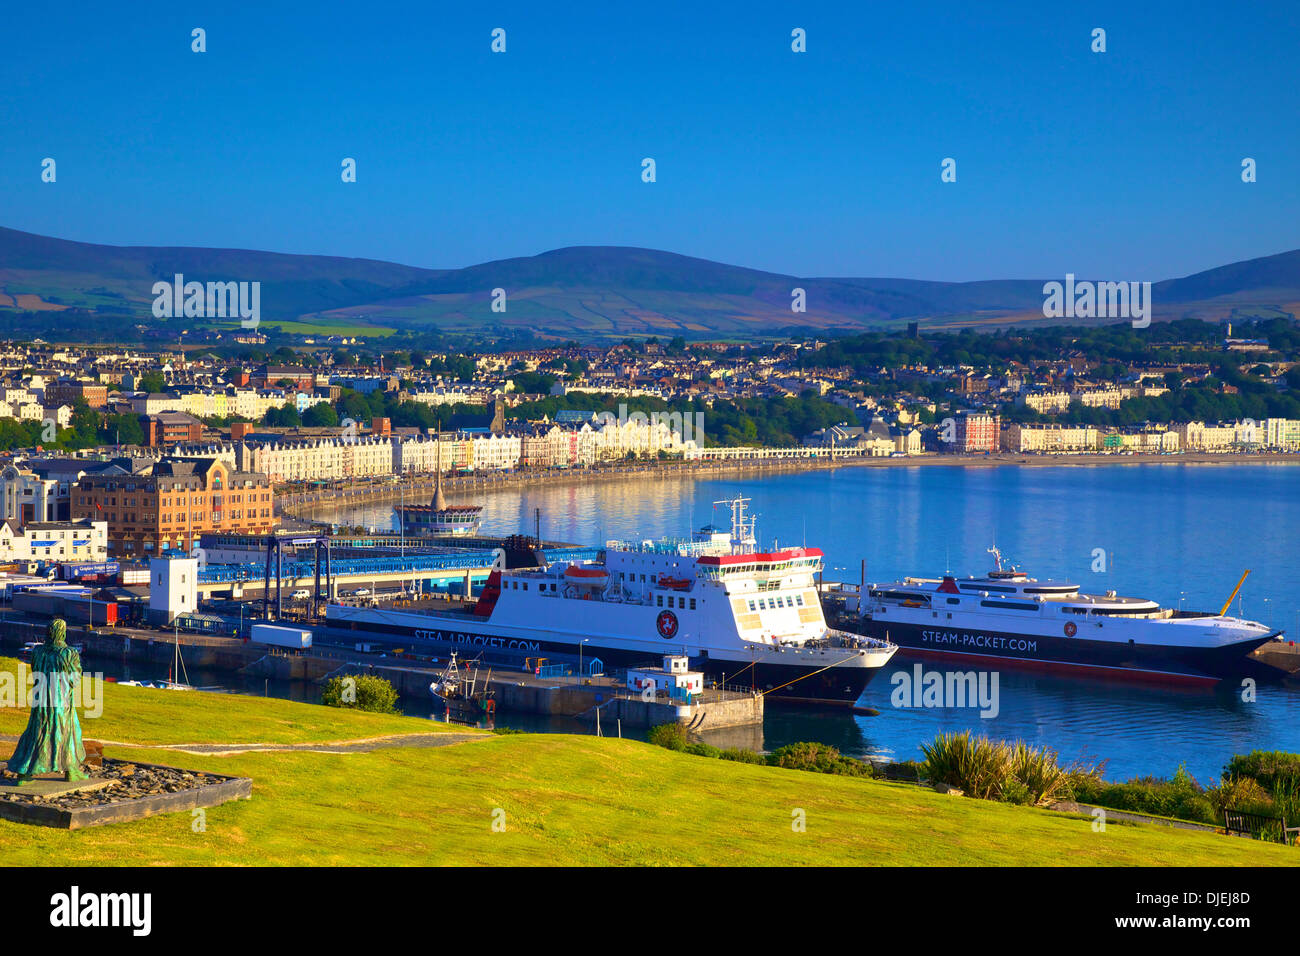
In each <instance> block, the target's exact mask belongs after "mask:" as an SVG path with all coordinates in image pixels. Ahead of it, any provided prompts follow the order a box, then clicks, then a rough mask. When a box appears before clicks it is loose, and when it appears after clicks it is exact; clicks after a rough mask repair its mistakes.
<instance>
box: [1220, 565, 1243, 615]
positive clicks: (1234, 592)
mask: <svg viewBox="0 0 1300 956" xmlns="http://www.w3.org/2000/svg"><path fill="white" fill-rule="evenodd" d="M1248 577H1250V568H1247V569H1246V573H1245V574H1243V575H1242V576H1241V580H1240V581H1238V582H1237V586H1236V587H1235V588H1233V589H1232V593H1231V594H1229V595H1228V600H1226V601H1224V602H1223V610H1222V611H1220V612H1219V617H1223V616H1224V615H1225V614H1227V613H1228V608H1230V607H1232V599H1233V598H1235V597H1236V596H1237V592H1238V591H1240V590H1241V586H1242V585H1243V584H1245V583H1246V578H1248Z"/></svg>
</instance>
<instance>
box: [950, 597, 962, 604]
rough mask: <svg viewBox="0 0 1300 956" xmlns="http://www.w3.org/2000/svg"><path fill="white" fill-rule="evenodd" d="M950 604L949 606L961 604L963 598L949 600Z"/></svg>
mask: <svg viewBox="0 0 1300 956" xmlns="http://www.w3.org/2000/svg"><path fill="white" fill-rule="evenodd" d="M948 603H949V604H960V603H961V598H948Z"/></svg>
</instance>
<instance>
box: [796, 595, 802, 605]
mask: <svg viewBox="0 0 1300 956" xmlns="http://www.w3.org/2000/svg"><path fill="white" fill-rule="evenodd" d="M795 600H796V601H797V602H799V606H800V607H803V595H802V594H800V595H797V596H796V597H795Z"/></svg>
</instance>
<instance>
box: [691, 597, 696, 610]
mask: <svg viewBox="0 0 1300 956" xmlns="http://www.w3.org/2000/svg"><path fill="white" fill-rule="evenodd" d="M691 610H692V611H694V610H695V598H691Z"/></svg>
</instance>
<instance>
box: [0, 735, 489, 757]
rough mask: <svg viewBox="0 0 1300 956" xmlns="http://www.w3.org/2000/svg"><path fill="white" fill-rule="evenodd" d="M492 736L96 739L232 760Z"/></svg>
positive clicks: (437, 743) (439, 744)
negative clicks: (305, 739)
mask: <svg viewBox="0 0 1300 956" xmlns="http://www.w3.org/2000/svg"><path fill="white" fill-rule="evenodd" d="M491 737H492V735H491V734H458V733H453V732H447V733H438V734H388V735H386V736H382V737H361V738H357V739H355V740H329V741H308V742H305V743H299V744H277V743H252V744H204V743H186V744H137V743H132V742H131V741H129V740H104V739H102V738H95V739H96V740H99V742H100V743H102V744H104V745H106V746H112V747H134V748H137V749H139V750H174V751H177V752H178V753H186V754H199V755H203V756H207V757H231V756H234V755H235V754H246V753H282V752H299V753H318V754H359V753H370V752H371V751H375V750H381V749H386V748H393V747H417V748H427V747H446V746H448V745H450V744H461V743H468V742H470V741H473V740H489V739H491ZM0 740H5V741H9V742H11V743H16V742H17V741H18V737H17V736H15V735H10V734H0Z"/></svg>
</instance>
